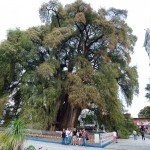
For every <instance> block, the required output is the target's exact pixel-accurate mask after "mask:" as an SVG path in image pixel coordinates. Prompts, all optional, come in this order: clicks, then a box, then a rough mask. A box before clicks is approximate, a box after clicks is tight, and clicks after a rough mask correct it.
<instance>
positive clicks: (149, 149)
mask: <svg viewBox="0 0 150 150" xmlns="http://www.w3.org/2000/svg"><path fill="white" fill-rule="evenodd" d="M34 142H35V141H34ZM46 145H47V149H48V150H49V148H50V150H98V149H99V150H100V149H102V150H150V139H148V138H146V139H145V141H142V139H141V137H138V139H137V140H134V139H133V138H130V139H119V140H118V143H111V144H110V145H108V146H106V147H105V148H91V147H82V146H68V145H67V146H65V145H60V144H53V143H47V144H46ZM41 150H43V149H41Z"/></svg>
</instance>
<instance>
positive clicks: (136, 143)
mask: <svg viewBox="0 0 150 150" xmlns="http://www.w3.org/2000/svg"><path fill="white" fill-rule="evenodd" d="M103 150H150V139H147V138H146V139H145V141H142V139H141V136H140V137H138V139H137V140H134V139H133V138H130V139H127V140H121V139H120V140H118V143H112V144H110V145H108V146H106V147H105V148H103Z"/></svg>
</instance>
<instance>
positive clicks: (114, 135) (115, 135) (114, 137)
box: [113, 130, 118, 143]
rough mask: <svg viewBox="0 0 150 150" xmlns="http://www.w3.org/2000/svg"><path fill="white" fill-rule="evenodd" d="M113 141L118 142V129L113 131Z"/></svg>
mask: <svg viewBox="0 0 150 150" xmlns="http://www.w3.org/2000/svg"><path fill="white" fill-rule="evenodd" d="M113 141H114V142H116V143H118V141H117V132H116V130H114V131H113Z"/></svg>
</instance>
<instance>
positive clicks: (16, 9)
mask: <svg viewBox="0 0 150 150" xmlns="http://www.w3.org/2000/svg"><path fill="white" fill-rule="evenodd" d="M48 1H49V0H0V41H2V40H4V39H5V38H6V35H7V30H9V29H15V28H20V29H21V30H24V29H27V28H29V27H32V26H37V25H41V22H40V19H39V13H38V10H39V8H40V6H41V4H43V3H44V2H48ZM73 1H74V0H69V2H67V0H60V2H61V3H62V4H66V3H71V2H73ZM84 1H85V2H87V3H90V4H91V6H92V7H93V8H94V9H95V10H97V9H98V8H100V7H104V8H106V9H108V8H110V7H115V8H119V9H126V10H128V18H127V23H128V25H129V26H130V27H131V28H132V29H133V33H134V34H135V35H136V36H137V37H138V41H137V43H136V46H135V48H134V51H135V53H134V54H133V56H132V63H131V64H132V65H136V66H137V68H138V74H139V86H140V93H139V95H138V96H134V99H133V103H132V106H131V107H129V108H128V111H129V113H131V115H132V117H137V114H138V112H139V111H140V110H141V109H142V108H144V106H147V105H149V106H150V102H148V101H147V99H146V98H145V94H146V91H145V87H146V84H147V83H150V80H149V78H150V66H149V62H150V60H149V58H148V55H147V53H146V51H145V49H144V47H143V43H144V36H145V30H144V29H147V28H150V6H149V0H139V1H133V0H84Z"/></svg>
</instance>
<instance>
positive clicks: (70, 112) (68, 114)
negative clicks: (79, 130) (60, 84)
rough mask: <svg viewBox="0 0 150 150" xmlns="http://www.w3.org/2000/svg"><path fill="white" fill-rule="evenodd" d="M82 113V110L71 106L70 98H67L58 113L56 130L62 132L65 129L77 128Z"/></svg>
mask: <svg viewBox="0 0 150 150" xmlns="http://www.w3.org/2000/svg"><path fill="white" fill-rule="evenodd" d="M80 113H81V108H79V107H76V106H73V105H71V104H70V103H69V102H68V97H65V101H64V102H63V103H62V104H61V106H60V109H59V111H58V115H57V124H56V128H57V129H58V130H62V129H63V128H65V129H66V128H73V127H76V126H77V123H78V117H79V115H80Z"/></svg>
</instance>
